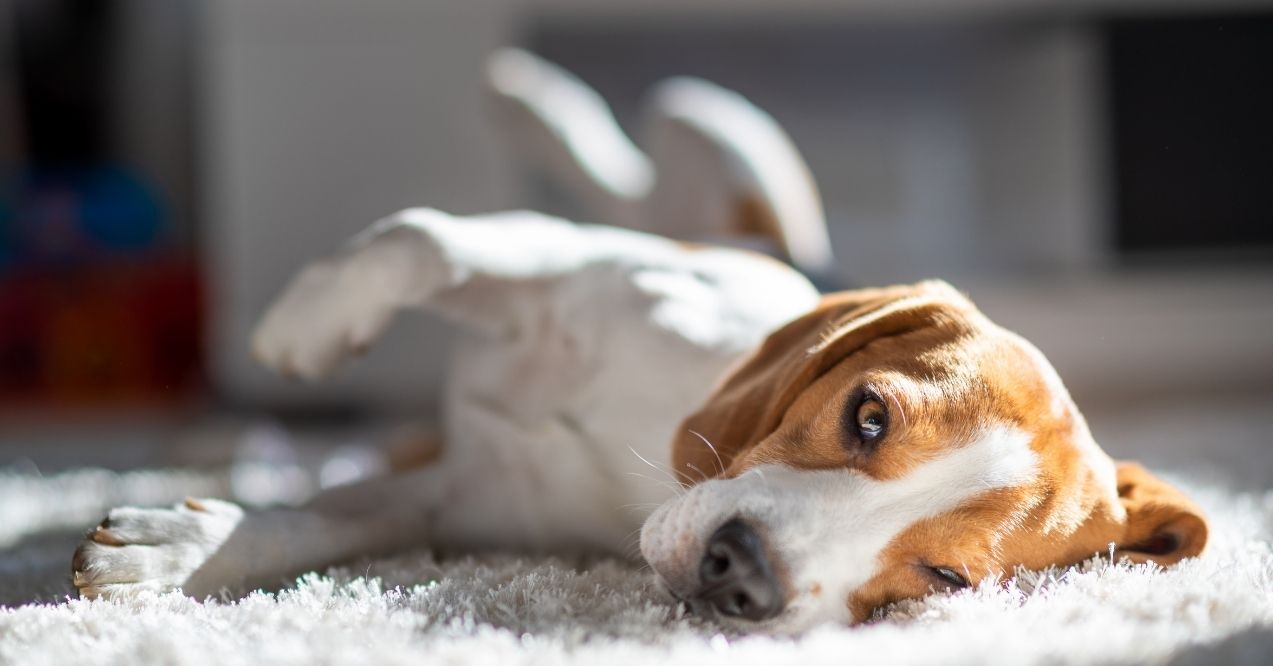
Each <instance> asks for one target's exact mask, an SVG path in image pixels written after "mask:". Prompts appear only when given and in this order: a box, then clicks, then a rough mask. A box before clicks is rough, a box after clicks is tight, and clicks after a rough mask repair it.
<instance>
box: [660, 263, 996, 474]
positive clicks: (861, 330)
mask: <svg viewBox="0 0 1273 666" xmlns="http://www.w3.org/2000/svg"><path fill="white" fill-rule="evenodd" d="M959 309H972V304H971V303H969V302H968V301H967V299H965V298H964V297H963V296H962V295H960V294H959V293H958V292H957V291H955V289H954V288H953V287H951V286H950V285H948V284H946V283H944V282H937V281H929V282H921V283H919V284H915V285H905V286H897V287H886V288H882V289H862V290H857V291H846V292H840V293H837V294H831V295H828V296H826V297H824V298H823V299H822V301H821V302H820V303H819V304H818V307H817V308H815V309H814V310H813V311H812V312H810V313H809V314H806V315H804V316H803V317H800V318H799V319H796V320H795V321H792V322H791V323H789V324H787V325H786V326H784V327H782V328H780V329H778V330H777V331H775V332H774V333H773V334H771V335H770V336H769V337H768V338H766V339H765V341H764V343H762V344H761V345H760V347H759V348H757V349H756V351H755V352H753V353H752V355H751V356H749V357H747V358H745V359H744V360H743V361H742V362H741V365H739V366H737V367H736V368H735V369H734V370H733V371H732V373H730V374H729V375H727V376H726V377H725V379H724V381H723V382H722V383H721V384H720V385H718V386H717V388H716V390H715V391H713V392H712V394H711V396H709V397H708V398H707V401H706V402H705V403H704V404H703V406H702V407H700V408H699V409H698V411H696V412H694V413H693V414H691V415H690V416H689V417H688V418H686V419H685V421H683V422H682V423H681V425H680V427H679V428H678V430H677V432H676V435H675V439H674V440H673V450H672V461H673V467H674V469H676V470H677V472H678V473H679V474H680V475H681V477H682V480H683V481H685V482H686V483H691V482H696V481H699V480H701V476H702V474H704V473H709V472H710V471H712V470H716V471H718V472H723V471H724V470H725V469H728V468H729V466H730V464H731V463H732V462H733V460H734V459H735V458H737V457H738V456H739V455H740V454H742V453H743V452H745V451H747V450H748V449H750V448H751V447H753V446H755V445H756V444H757V443H758V442H760V441H761V440H762V439H764V438H765V437H766V436H767V435H769V434H770V433H772V432H773V431H774V430H775V429H777V427H778V425H779V423H781V421H782V417H783V415H784V414H786V412H787V409H788V408H789V407H790V406H791V404H792V403H793V402H795V400H796V398H797V397H798V396H799V395H800V393H801V391H803V390H805V388H807V387H808V386H809V385H810V384H812V383H813V382H814V381H815V380H817V379H818V377H820V376H822V375H823V374H824V373H826V372H827V371H828V370H829V369H831V367H833V366H834V365H835V364H836V363H838V362H839V361H840V360H841V359H843V358H845V357H846V356H848V355H850V354H852V353H853V352H854V351H856V350H858V349H860V348H862V347H863V346H865V345H866V344H867V343H869V342H870V341H872V340H875V339H877V338H881V337H886V336H894V335H902V334H905V333H908V332H910V331H913V330H918V329H921V328H925V327H927V326H930V325H932V323H933V322H934V321H935V320H936V319H938V318H940V317H941V316H942V314H943V313H945V314H950V313H951V312H952V311H953V310H959ZM948 319H949V318H948ZM708 442H710V447H709V445H708ZM718 457H719V460H718Z"/></svg>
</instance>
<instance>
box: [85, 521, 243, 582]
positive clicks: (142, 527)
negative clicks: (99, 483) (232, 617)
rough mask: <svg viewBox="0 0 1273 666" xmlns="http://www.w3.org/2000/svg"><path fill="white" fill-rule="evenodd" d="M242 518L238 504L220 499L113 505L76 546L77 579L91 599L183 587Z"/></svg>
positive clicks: (219, 546) (227, 537)
mask: <svg viewBox="0 0 1273 666" xmlns="http://www.w3.org/2000/svg"><path fill="white" fill-rule="evenodd" d="M242 519H243V510H242V509H240V508H239V507H238V506H236V505H234V504H231V503H229V502H224V501H221V500H215V499H197V500H196V499H187V500H186V501H185V502H183V503H181V504H178V505H176V506H175V507H173V508H171V509H141V508H135V507H122V508H118V509H113V510H112V511H111V512H110V514H109V515H108V516H107V517H106V519H105V520H103V521H102V522H101V524H100V525H98V526H97V527H96V528H95V529H94V530H93V531H91V532H89V533H88V535H87V536H86V537H85V539H84V541H83V543H81V544H80V546H79V547H78V548H76V550H75V555H74V557H73V558H72V560H71V580H72V582H73V583H74V585H75V588H76V589H77V590H78V591H79V594H80V596H81V597H83V598H86V599H94V598H98V597H101V598H106V599H121V598H127V597H131V596H136V595H137V594H139V593H141V592H143V591H147V590H150V591H155V592H163V591H167V590H172V589H176V588H179V587H183V586H184V585H185V584H186V583H187V582H188V581H189V580H190V578H191V576H192V575H194V574H195V573H196V572H198V571H199V570H200V569H201V568H202V567H204V565H205V564H207V563H208V560H209V559H210V558H211V557H212V556H213V555H214V554H215V553H216V552H217V550H219V549H220V548H221V546H222V545H223V544H224V543H225V542H226V540H227V539H229V537H230V535H231V534H232V533H233V532H234V529H235V527H236V526H237V525H238V524H239V522H240V521H241V520H242ZM186 592H192V590H186Z"/></svg>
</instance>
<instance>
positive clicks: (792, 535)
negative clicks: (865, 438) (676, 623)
mask: <svg viewBox="0 0 1273 666" xmlns="http://www.w3.org/2000/svg"><path fill="white" fill-rule="evenodd" d="M1029 443H1030V436H1029V434H1028V433H1025V432H1022V431H1020V430H1016V429H1012V428H1009V427H1006V426H997V427H993V428H988V429H986V430H985V431H984V432H983V434H982V435H981V436H979V437H977V438H975V439H974V440H973V441H971V442H969V443H967V444H964V445H962V446H959V447H958V448H954V449H952V450H951V451H950V452H949V453H947V454H946V455H944V456H942V457H940V458H936V459H934V460H930V461H928V462H926V463H924V464H922V465H920V466H918V467H916V468H915V469H914V470H912V471H911V472H910V473H909V474H907V475H906V476H904V477H902V478H900V479H895V480H889V481H880V480H876V479H872V478H870V477H868V476H866V475H865V474H862V473H861V472H857V471H855V470H817V471H808V470H799V469H794V468H790V467H786V466H783V465H763V466H760V467H757V468H754V469H752V470H751V471H749V472H747V473H746V474H743V475H742V476H739V477H738V478H735V479H725V480H715V481H709V482H707V483H704V484H701V485H699V486H696V487H695V488H694V489H692V490H691V491H690V492H689V493H687V494H686V495H684V496H682V497H679V498H677V499H676V500H673V501H671V502H668V503H667V504H665V505H663V506H662V507H660V508H659V509H658V510H657V511H656V512H655V513H654V514H653V515H652V516H651V517H650V519H649V520H648V521H647V522H646V525H645V527H644V529H643V530H642V534H641V552H642V554H643V555H644V556H645V558H646V559H647V560H648V561H649V562H650V564H651V565H652V566H653V567H654V569H655V571H657V572H658V573H659V575H660V576H662V577H663V578H664V580H665V581H666V582H667V584H668V585H669V586H671V587H672V588H673V590H675V591H676V592H677V593H678V594H681V595H682V596H685V595H689V594H692V593H693V591H694V590H695V588H696V587H697V585H698V567H699V560H700V559H701V557H702V554H703V551H704V547H705V543H706V540H707V539H708V538H709V537H710V536H711V534H712V533H713V532H714V531H715V530H716V528H717V527H719V526H720V525H721V524H722V523H724V522H725V521H726V520H728V519H730V518H732V517H735V516H740V517H742V518H744V519H745V520H748V521H750V522H751V523H753V524H754V525H755V526H756V527H757V528H758V530H759V531H761V532H762V533H763V534H764V535H765V537H766V541H767V543H768V547H769V552H770V554H771V556H772V557H775V558H777V559H779V560H780V561H779V562H777V563H776V564H777V566H778V567H779V568H781V569H784V570H785V571H787V573H788V576H789V579H790V581H791V584H792V589H793V590H794V591H795V596H794V598H793V599H792V601H791V603H790V604H789V606H788V609H787V611H786V612H784V613H783V614H782V615H780V616H779V617H778V618H777V619H776V620H775V621H774V623H775V624H777V625H779V627H778V628H781V629H783V630H794V629H800V628H803V627H806V626H810V625H813V624H817V623H820V622H827V621H848V620H849V619H850V618H849V609H848V607H847V604H846V601H847V599H848V598H849V596H850V595H851V594H852V593H853V591H854V590H855V589H857V588H858V587H860V586H861V585H862V584H864V583H865V582H867V581H868V580H870V579H871V578H872V577H873V576H874V575H875V574H876V571H877V569H878V562H877V560H878V557H879V554H880V553H881V551H883V550H884V548H885V547H887V546H888V544H889V543H890V542H891V541H892V540H893V539H894V538H895V537H896V536H897V535H898V534H900V533H901V532H903V531H904V530H906V529H907V528H908V527H910V526H911V525H914V524H915V523H917V522H919V521H921V520H923V519H925V518H930V517H933V516H937V515H940V514H943V513H946V512H948V511H950V510H952V509H954V508H956V507H957V506H959V505H960V504H962V503H964V502H966V501H967V500H969V499H971V498H973V497H975V496H977V495H980V494H982V493H984V492H986V491H988V490H993V489H997V488H1007V487H1012V486H1016V485H1021V484H1024V483H1027V482H1029V481H1030V480H1031V479H1033V478H1034V476H1035V474H1036V473H1037V468H1038V458H1037V456H1036V455H1035V454H1034V452H1033V451H1032V450H1031V449H1030V446H1029ZM956 564H957V563H956ZM814 586H817V587H820V588H821V590H822V591H823V592H822V593H821V594H819V595H816V596H814V595H811V594H809V593H808V592H807V590H809V589H810V588H811V587H814Z"/></svg>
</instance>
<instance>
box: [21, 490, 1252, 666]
mask: <svg viewBox="0 0 1273 666" xmlns="http://www.w3.org/2000/svg"><path fill="white" fill-rule="evenodd" d="M1175 480H1176V481H1177V482H1181V480H1180V479H1179V478H1176V479H1175ZM1181 483H1182V485H1185V486H1186V487H1187V488H1188V489H1189V490H1190V492H1191V493H1192V494H1193V496H1194V497H1195V499H1197V500H1198V501H1199V503H1200V504H1201V505H1202V506H1203V508H1204V509H1205V510H1206V511H1207V512H1208V514H1209V515H1210V518H1211V520H1212V541H1211V545H1210V547H1209V550H1208V551H1207V553H1206V554H1205V555H1204V556H1203V557H1201V558H1199V559H1197V560H1193V561H1187V562H1185V563H1182V564H1181V565H1179V566H1177V567H1174V568H1172V569H1169V570H1156V569H1154V568H1153V567H1136V566H1130V565H1127V564H1111V563H1110V562H1109V561H1108V558H1100V557H1098V558H1093V559H1092V560H1090V561H1089V562H1086V563H1084V564H1083V565H1081V566H1078V567H1074V568H1071V569H1066V570H1056V571H1045V572H1021V573H1019V574H1018V575H1017V576H1016V577H1015V578H1013V579H1010V580H1006V581H1000V582H997V583H988V584H983V585H982V586H981V587H980V588H979V589H975V590H968V591H965V592H962V593H959V594H955V595H941V596H932V597H929V598H927V599H924V600H920V601H914V602H908V603H904V604H901V605H898V606H896V607H893V608H891V609H888V610H887V611H886V612H884V613H882V614H881V617H880V618H879V619H878V620H876V621H875V622H873V623H871V624H869V625H866V626H863V627H857V628H852V629H849V628H842V627H824V628H821V629H817V630H815V631H813V632H811V633H809V634H806V635H804V636H801V637H799V638H794V639H792V638H769V637H763V636H731V635H723V634H721V633H720V631H719V630H718V629H717V628H716V627H713V626H712V625H711V624H708V623H704V622H701V621H699V620H698V619H696V618H693V617H688V616H685V615H684V614H683V613H682V612H681V611H680V610H679V609H678V608H677V607H675V606H672V605H669V604H668V603H666V602H665V601H664V600H663V599H662V598H661V597H660V596H659V595H658V594H657V593H656V592H655V591H654V589H653V587H652V585H651V584H650V581H649V576H648V573H646V572H644V571H642V569H641V567H639V566H638V565H635V564H631V563H627V562H619V561H614V560H606V559H602V560H595V559H586V558H582V557H580V558H564V559H563V558H522V557H516V556H512V555H499V554H488V555H480V556H470V557H454V558H445V559H441V560H439V559H435V558H434V556H433V555H431V554H429V553H414V554H409V555H403V556H400V557H395V558H391V559H384V560H377V561H373V562H363V563H357V564H352V565H349V566H346V567H339V568H334V569H332V570H330V571H327V572H323V573H322V574H310V575H307V576H304V577H302V578H301V579H300V580H299V581H297V582H296V583H295V585H293V586H291V587H288V588H286V589H284V590H282V591H280V592H278V593H276V594H266V593H262V592H258V593H254V594H252V595H250V596H248V597H246V598H243V599H238V600H233V599H230V600H223V601H216V602H202V603H201V602H195V601H193V600H190V599H186V598H184V597H181V596H179V595H177V594H167V595H160V596H149V597H145V598H142V599H137V600H134V601H129V602H125V603H110V602H102V601H94V602H86V601H80V600H77V599H75V600H70V601H68V600H67V596H68V595H70V593H71V588H70V586H69V583H68V581H67V575H68V570H69V562H70V556H71V550H72V549H73V548H74V544H75V543H76V541H77V537H76V533H77V532H82V531H83V530H85V529H87V528H88V527H90V526H92V525H93V524H95V523H96V522H97V521H98V520H100V518H101V516H102V515H104V512H105V510H106V509H107V508H108V507H109V506H111V505H116V504H122V503H139V504H162V503H170V502H172V501H175V500H177V499H180V498H182V497H184V496H186V495H220V496H232V495H233V493H232V491H231V490H232V486H233V484H232V482H231V478H230V475H229V473H228V472H227V473H208V472H182V471H154V472H129V473H122V474H115V473H111V472H106V471H100V470H87V471H76V472H68V473H64V474H59V475H56V476H48V477H45V476H41V475H39V474H38V472H36V471H35V470H8V471H0V548H3V549H4V550H3V552H2V553H0V604H3V605H0V664H8V663H15V664H16V663H23V664H64V663H77V664H98V663H100V664H122V663H128V664H146V663H163V664H205V663H206V664H239V663H257V662H270V663H285V664H291V663H295V664H314V663H359V662H361V663H379V664H393V663H420V662H424V663H431V664H449V663H498V664H500V665H501V666H512V665H513V664H600V663H605V664H626V663H659V664H661V665H663V666H675V665H676V664H695V665H698V664H729V665H730V666H737V665H739V664H766V665H768V664H775V663H796V662H797V661H798V662H799V663H801V664H802V666H804V665H812V664H821V663H837V664H842V663H854V662H862V663H870V664H891V663H908V664H909V663H968V664H988V663H1003V664H1025V663H1039V662H1046V663H1144V662H1150V663H1155V662H1158V663H1163V662H1173V661H1174V662H1176V663H1200V664H1201V663H1216V662H1230V663H1237V662H1244V663H1253V664H1254V663H1267V659H1268V654H1270V652H1271V651H1273V633H1270V631H1271V629H1273V546H1271V541H1270V539H1271V537H1273V492H1269V493H1264V494H1258V493H1257V494H1236V493H1231V492H1227V491H1223V490H1220V489H1217V488H1209V487H1199V486H1198V485H1197V484H1190V483H1188V482H1181Z"/></svg>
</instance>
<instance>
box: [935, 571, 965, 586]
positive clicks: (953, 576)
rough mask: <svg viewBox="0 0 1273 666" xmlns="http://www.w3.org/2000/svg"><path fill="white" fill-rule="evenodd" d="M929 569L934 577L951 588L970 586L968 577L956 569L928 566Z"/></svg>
mask: <svg viewBox="0 0 1273 666" xmlns="http://www.w3.org/2000/svg"><path fill="white" fill-rule="evenodd" d="M928 570H929V571H930V572H931V573H932V574H933V576H934V577H936V578H937V579H938V580H940V581H941V582H943V583H945V584H946V585H947V586H949V587H950V588H951V589H960V588H964V587H968V579H967V578H964V577H963V576H962V575H960V574H959V572H958V571H955V570H954V569H951V568H950V567H928Z"/></svg>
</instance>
